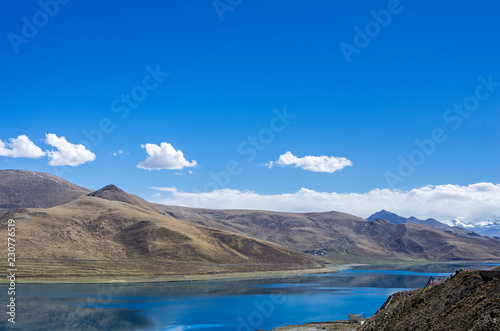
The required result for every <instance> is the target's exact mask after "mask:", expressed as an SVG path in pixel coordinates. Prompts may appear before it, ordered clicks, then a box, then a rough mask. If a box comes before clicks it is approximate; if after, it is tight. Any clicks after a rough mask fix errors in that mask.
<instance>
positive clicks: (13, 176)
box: [0, 170, 91, 211]
mask: <svg viewBox="0 0 500 331" xmlns="http://www.w3.org/2000/svg"><path fill="white" fill-rule="evenodd" d="M89 192H91V190H88V189H86V188H83V187H80V186H77V185H75V184H72V183H70V182H68V181H67V180H64V179H62V178H59V177H56V176H54V175H50V174H47V173H43V172H35V171H26V170H0V211H7V210H11V209H16V208H22V207H25V208H50V207H54V206H58V205H61V204H63V203H66V202H69V201H72V200H74V199H76V198H78V197H79V196H82V195H86V194H88V193H89Z"/></svg>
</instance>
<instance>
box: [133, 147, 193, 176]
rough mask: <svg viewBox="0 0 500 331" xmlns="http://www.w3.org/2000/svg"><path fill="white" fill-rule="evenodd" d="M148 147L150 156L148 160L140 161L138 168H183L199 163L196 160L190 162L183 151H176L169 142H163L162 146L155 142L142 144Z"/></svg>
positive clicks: (147, 150) (147, 151)
mask: <svg viewBox="0 0 500 331" xmlns="http://www.w3.org/2000/svg"><path fill="white" fill-rule="evenodd" d="M141 147H142V148H145V149H146V153H148V157H147V158H146V160H144V161H142V162H139V164H138V165H137V168H141V169H147V170H161V169H170V170H182V169H184V168H186V167H195V166H196V165H197V163H196V161H195V160H192V161H191V162H189V161H188V160H186V159H185V158H184V154H183V153H182V151H180V150H178V151H176V150H175V148H174V147H172V145H170V144H169V143H165V142H163V143H161V145H160V146H158V145H155V144H146V145H141Z"/></svg>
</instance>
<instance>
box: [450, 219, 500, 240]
mask: <svg viewBox="0 0 500 331" xmlns="http://www.w3.org/2000/svg"><path fill="white" fill-rule="evenodd" d="M448 225H449V226H456V227H460V228H464V229H467V230H470V231H474V232H476V233H479V234H481V235H483V236H487V237H498V238H500V217H498V216H488V217H484V218H480V219H469V218H465V217H456V218H455V219H453V220H451V221H449V222H448Z"/></svg>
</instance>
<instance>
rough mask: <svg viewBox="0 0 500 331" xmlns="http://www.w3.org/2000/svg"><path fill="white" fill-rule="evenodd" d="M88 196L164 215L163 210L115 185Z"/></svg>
mask: <svg viewBox="0 0 500 331" xmlns="http://www.w3.org/2000/svg"><path fill="white" fill-rule="evenodd" d="M88 196H89V197H96V198H101V199H106V200H110V201H120V202H125V203H128V204H130V205H133V206H136V207H140V208H143V209H146V210H149V211H154V212H157V213H160V214H164V212H163V211H162V210H161V209H159V208H158V207H156V206H154V205H153V204H151V203H149V202H147V201H146V200H144V199H142V198H139V197H138V196H137V195H134V194H130V193H127V192H125V191H123V190H122V189H120V188H119V187H117V186H115V185H107V186H104V187H103V188H101V189H100V190H97V191H95V192H92V193H90V194H88Z"/></svg>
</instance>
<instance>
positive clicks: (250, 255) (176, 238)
mask: <svg viewBox="0 0 500 331" xmlns="http://www.w3.org/2000/svg"><path fill="white" fill-rule="evenodd" d="M106 191H108V190H104V191H101V193H102V192H106ZM98 192H99V191H98ZM118 192H120V191H118ZM7 219H13V220H15V224H16V231H17V232H16V237H15V238H16V258H17V259H16V262H17V266H18V268H20V269H22V270H23V272H22V274H21V279H22V280H29V279H51V278H55V279H75V278H76V279H87V280H88V279H110V278H111V279H151V278H161V279H165V277H167V278H168V277H170V278H172V277H174V278H177V279H183V278H184V277H188V276H189V277H191V276H192V275H207V274H217V273H235V272H260V271H279V270H290V269H293V270H296V269H307V268H320V266H318V264H317V262H316V261H315V260H313V259H312V258H311V257H309V256H308V255H306V254H302V253H299V252H296V251H293V250H290V249H287V248H284V247H282V246H278V245H275V244H271V243H267V242H263V241H261V240H257V239H253V238H249V237H247V236H243V235H239V234H234V233H230V232H227V231H222V230H219V229H213V228H208V227H205V226H202V225H198V224H195V223H191V222H185V221H182V220H178V219H175V218H173V217H171V216H168V215H162V214H159V213H157V212H156V211H153V210H147V209H145V208H143V206H136V205H132V204H130V203H125V202H121V201H111V200H107V199H102V198H98V197H94V196H81V197H79V198H77V199H75V200H73V201H71V202H68V203H66V204H63V205H60V206H56V207H52V208H45V209H42V208H36V209H31V208H30V209H27V208H21V209H15V210H11V211H9V212H7V213H3V214H0V221H2V222H6V220H7ZM4 224H5V223H4ZM6 229H7V227H2V229H0V234H1V235H2V236H4V237H5V236H6V235H7V234H6Z"/></svg>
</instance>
